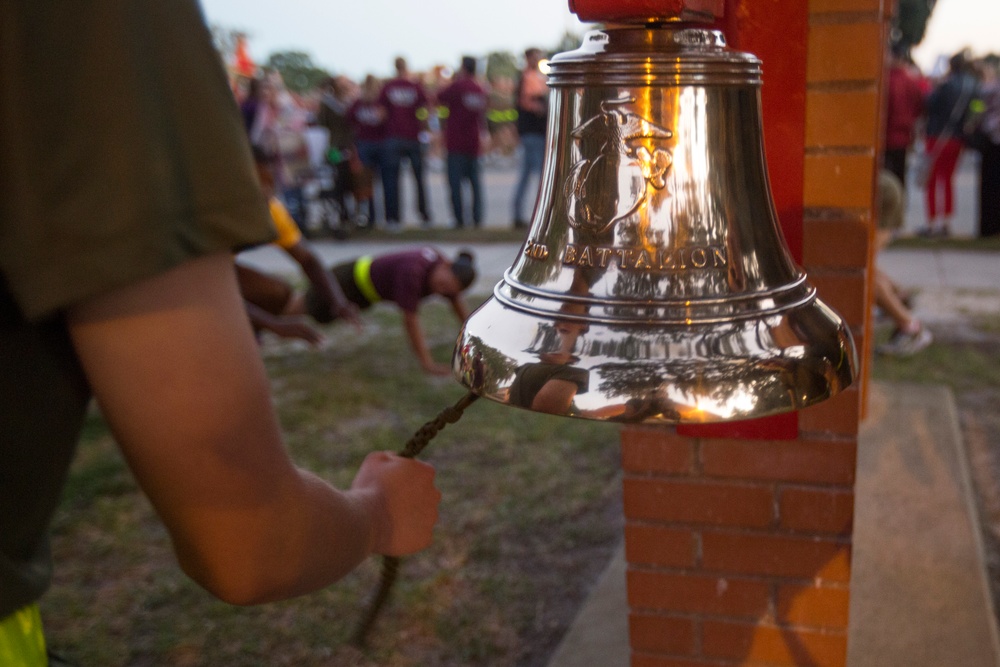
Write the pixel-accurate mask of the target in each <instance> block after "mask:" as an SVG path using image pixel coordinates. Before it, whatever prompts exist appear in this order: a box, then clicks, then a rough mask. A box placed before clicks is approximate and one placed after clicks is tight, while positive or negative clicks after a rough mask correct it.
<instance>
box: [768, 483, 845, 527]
mask: <svg viewBox="0 0 1000 667" xmlns="http://www.w3.org/2000/svg"><path fill="white" fill-rule="evenodd" d="M778 519H779V522H778V525H779V526H781V527H782V528H786V529H788V530H797V531H811V532H817V533H833V534H841V535H849V534H850V533H851V529H852V527H853V526H854V493H853V492H851V491H838V490H836V489H784V490H782V491H781V495H780V496H779V498H778Z"/></svg>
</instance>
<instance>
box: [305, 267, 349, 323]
mask: <svg viewBox="0 0 1000 667" xmlns="http://www.w3.org/2000/svg"><path fill="white" fill-rule="evenodd" d="M296 259H297V260H298V261H299V266H301V267H302V272H303V273H305V274H306V278H307V279H308V280H309V283H310V284H311V285H312V286H313V287H315V288H316V290H317V291H318V292H319V293H320V295H321V296H322V297H323V299H324V300H325V301H326V302H327V303H328V304H329V305H330V308H331V309H332V310H333V311H334V312H336V311H337V310H338V309H340V308H343V307H344V306H346V305H347V297H346V296H344V290H342V289H341V288H340V284H339V283H338V282H337V281H336V280H334V278H333V274H332V273H331V272H330V271H328V270H327V269H326V268H325V267H324V266H323V264H322V263H321V262H320V261H319V258H318V257H317V256H316V255H315V254H314V253H312V252H305V253H302V254H301V255H296Z"/></svg>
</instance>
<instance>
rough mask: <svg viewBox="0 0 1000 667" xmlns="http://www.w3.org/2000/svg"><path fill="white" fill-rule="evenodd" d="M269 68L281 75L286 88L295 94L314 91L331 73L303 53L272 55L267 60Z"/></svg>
mask: <svg viewBox="0 0 1000 667" xmlns="http://www.w3.org/2000/svg"><path fill="white" fill-rule="evenodd" d="M267 67H268V68H269V69H275V70H277V71H278V72H279V73H280V74H281V78H282V79H283V80H284V81H285V86H287V87H288V89H289V90H290V91H292V92H294V93H301V92H305V91H307V90H313V89H314V88H316V87H317V86H319V84H320V83H322V81H323V79H325V78H327V77H328V76H330V73H329V72H328V71H326V70H325V69H323V68H322V67H319V66H317V65H316V64H315V63H313V61H312V56H310V55H309V54H308V53H305V52H303V51H279V52H277V53H272V54H271V55H270V56H269V57H268V59H267Z"/></svg>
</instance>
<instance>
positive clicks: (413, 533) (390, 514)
mask: <svg viewBox="0 0 1000 667" xmlns="http://www.w3.org/2000/svg"><path fill="white" fill-rule="evenodd" d="M351 491H352V492H356V493H360V494H361V496H362V497H363V498H365V499H366V500H367V501H368V502H369V503H370V506H371V509H372V524H373V528H372V537H373V540H372V551H373V552H375V553H378V554H383V555H386V556H405V555H407V554H411V553H414V552H417V551H420V550H421V549H424V548H426V547H427V546H428V545H430V543H431V537H432V533H433V530H434V524H435V523H437V519H438V504H440V502H441V492H440V491H438V490H437V488H435V486H434V468H432V467H431V466H430V465H428V464H426V463H424V462H422V461H417V460H414V459H408V458H404V457H402V456H397V455H395V454H390V453H389V452H372V453H371V454H369V455H368V456H366V457H365V460H364V462H362V464H361V468H360V469H359V470H358V474H357V475H355V477H354V481H353V482H352V483H351Z"/></svg>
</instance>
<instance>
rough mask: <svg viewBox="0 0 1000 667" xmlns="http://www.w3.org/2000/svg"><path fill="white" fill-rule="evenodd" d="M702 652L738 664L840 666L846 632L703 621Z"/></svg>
mask: <svg viewBox="0 0 1000 667" xmlns="http://www.w3.org/2000/svg"><path fill="white" fill-rule="evenodd" d="M702 653H704V654H705V655H706V656H711V657H718V658H730V659H739V660H740V661H741V664H750V663H753V664H756V663H758V662H762V663H766V664H768V665H790V666H793V667H798V666H801V665H810V666H811V667H843V666H844V665H845V664H846V661H847V633H846V632H843V633H841V632H837V633H830V632H815V631H810V630H803V629H798V628H796V629H792V628H788V627H782V626H773V625H750V624H746V623H737V622H727V621H705V622H704V623H703V625H702Z"/></svg>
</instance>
